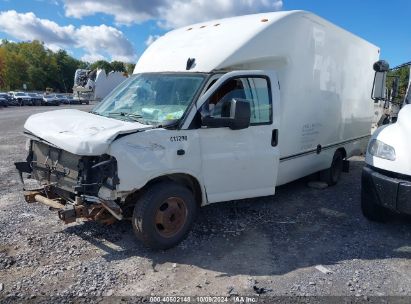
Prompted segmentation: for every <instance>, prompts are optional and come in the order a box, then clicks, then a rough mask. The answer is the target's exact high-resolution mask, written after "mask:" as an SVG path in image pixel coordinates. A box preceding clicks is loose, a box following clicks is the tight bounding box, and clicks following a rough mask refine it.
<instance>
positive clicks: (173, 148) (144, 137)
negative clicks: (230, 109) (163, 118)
mask: <svg viewBox="0 0 411 304" xmlns="http://www.w3.org/2000/svg"><path fill="white" fill-rule="evenodd" d="M108 154H109V155H111V156H113V157H115V158H116V159H117V165H118V177H119V179H120V184H119V185H118V188H117V191H118V192H119V193H122V192H133V191H135V190H138V189H141V188H143V187H144V186H145V185H146V184H147V183H148V182H149V181H150V180H153V179H155V178H157V177H159V176H164V175H168V174H176V173H180V174H187V175H191V176H192V177H194V178H196V179H197V181H198V182H199V183H200V185H203V181H202V178H201V157H199V156H200V155H201V150H200V140H199V136H198V132H197V131H196V130H167V129H162V128H159V129H152V130H146V131H144V132H139V133H134V134H129V135H127V136H124V137H121V138H119V139H117V140H116V141H114V142H113V143H112V144H111V145H110V148H109V151H108Z"/></svg>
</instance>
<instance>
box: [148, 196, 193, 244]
mask: <svg viewBox="0 0 411 304" xmlns="http://www.w3.org/2000/svg"><path fill="white" fill-rule="evenodd" d="M186 220H187V206H186V204H185V202H184V200H182V199H181V198H179V197H170V198H168V199H166V200H165V201H164V202H163V203H162V204H161V205H160V206H159V207H158V208H157V211H156V216H155V219H154V221H155V227H156V229H157V232H158V233H159V234H160V235H161V236H162V237H165V238H171V237H173V236H175V235H176V234H178V233H179V232H180V231H181V229H182V228H183V226H184V224H185V223H186Z"/></svg>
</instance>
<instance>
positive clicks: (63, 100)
mask: <svg viewBox="0 0 411 304" xmlns="http://www.w3.org/2000/svg"><path fill="white" fill-rule="evenodd" d="M54 96H55V98H56V99H57V100H58V102H60V104H67V103H68V100H67V96H66V95H63V94H55V95H54Z"/></svg>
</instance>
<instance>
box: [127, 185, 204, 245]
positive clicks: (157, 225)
mask: <svg viewBox="0 0 411 304" xmlns="http://www.w3.org/2000/svg"><path fill="white" fill-rule="evenodd" d="M196 213H197V204H196V202H195V199H194V196H193V193H192V192H191V191H190V190H189V189H187V188H186V187H184V186H182V185H180V184H176V183H173V182H162V183H158V184H155V185H153V186H151V187H150V188H149V189H148V190H147V192H146V193H145V194H144V195H143V196H142V197H141V198H140V199H139V200H138V202H137V203H136V206H135V208H134V212H133V219H132V224H133V229H134V233H135V234H136V236H137V238H138V239H140V240H141V241H142V242H143V243H144V244H145V245H146V246H148V247H150V248H153V249H169V248H172V247H174V246H176V245H177V244H178V243H180V242H181V241H182V240H183V239H185V238H186V236H187V234H188V232H189V231H190V228H191V226H192V225H193V223H194V219H195V216H196Z"/></svg>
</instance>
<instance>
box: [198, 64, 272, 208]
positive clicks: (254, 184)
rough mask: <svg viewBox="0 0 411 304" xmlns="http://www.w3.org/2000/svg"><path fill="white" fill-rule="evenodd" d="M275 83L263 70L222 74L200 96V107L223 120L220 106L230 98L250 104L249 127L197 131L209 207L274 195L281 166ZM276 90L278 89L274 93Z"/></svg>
mask: <svg viewBox="0 0 411 304" xmlns="http://www.w3.org/2000/svg"><path fill="white" fill-rule="evenodd" d="M272 83H274V84H275V85H277V78H276V77H275V75H271V77H269V76H268V75H267V74H266V73H264V72H259V71H253V72H251V71H246V72H231V73H227V74H225V75H224V76H222V77H221V78H220V79H219V80H218V81H217V82H216V83H215V84H214V85H213V86H212V87H211V88H210V89H209V90H208V91H207V92H206V94H205V95H204V96H203V97H202V98H200V100H199V103H201V104H198V109H200V112H201V113H202V115H203V116H204V115H205V113H207V115H210V116H212V117H221V115H222V108H223V107H222V105H223V103H224V102H225V101H229V100H230V99H233V98H234V99H242V100H246V101H248V102H249V103H250V108H251V119H250V126H249V127H248V128H246V129H242V130H232V129H230V128H228V127H218V128H209V127H204V126H202V127H201V128H200V129H199V130H198V134H199V140H200V147H201V162H202V174H203V182H204V185H205V188H206V192H207V198H208V203H215V202H220V201H228V200H234V199H243V198H250V197H257V196H266V195H273V194H274V193H275V184H276V179H277V169H278V164H279V150H278V147H277V142H278V138H277V136H278V119H274V117H275V115H274V113H273V112H274V111H273V102H278V101H275V100H273V99H274V98H273V97H274V96H276V94H273V90H272ZM276 92H277V91H276Z"/></svg>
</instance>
